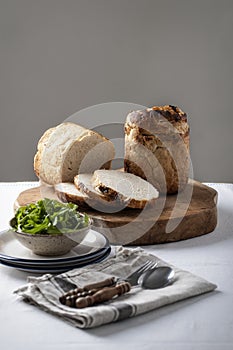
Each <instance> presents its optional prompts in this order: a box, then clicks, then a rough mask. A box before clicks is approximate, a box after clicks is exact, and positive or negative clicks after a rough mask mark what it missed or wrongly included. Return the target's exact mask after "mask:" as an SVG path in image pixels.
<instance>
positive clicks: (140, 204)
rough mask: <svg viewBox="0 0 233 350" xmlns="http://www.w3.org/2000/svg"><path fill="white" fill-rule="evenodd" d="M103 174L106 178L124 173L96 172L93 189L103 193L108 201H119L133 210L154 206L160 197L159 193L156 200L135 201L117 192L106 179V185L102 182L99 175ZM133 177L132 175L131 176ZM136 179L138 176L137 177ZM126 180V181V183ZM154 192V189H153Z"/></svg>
mask: <svg viewBox="0 0 233 350" xmlns="http://www.w3.org/2000/svg"><path fill="white" fill-rule="evenodd" d="M100 173H102V174H104V175H106V176H109V175H110V174H113V173H115V174H118V173H119V175H116V176H117V177H118V176H121V174H122V171H119V170H106V171H101V170H100V171H98V170H97V171H95V172H94V174H93V177H92V185H93V187H94V188H95V189H96V190H97V191H98V192H100V193H102V195H103V196H104V197H105V198H106V199H107V200H115V201H119V202H120V203H124V204H125V205H126V206H127V207H128V208H133V209H143V208H144V207H145V206H153V205H154V204H155V202H156V200H157V199H158V197H159V194H158V192H157V191H156V190H155V189H154V190H155V191H156V193H157V197H154V198H150V199H146V198H145V199H143V198H142V199H140V200H139V199H135V198H133V196H130V197H128V196H126V195H123V194H122V193H120V192H119V191H117V190H115V189H114V188H113V187H114V186H110V185H108V184H107V183H106V181H107V182H108V180H106V179H105V183H104V182H103V181H102V180H101V176H99V174H100ZM131 177H132V175H131ZM135 178H136V176H135ZM125 180H126V179H124V181H125ZM151 187H152V186H151ZM151 190H152V189H151Z"/></svg>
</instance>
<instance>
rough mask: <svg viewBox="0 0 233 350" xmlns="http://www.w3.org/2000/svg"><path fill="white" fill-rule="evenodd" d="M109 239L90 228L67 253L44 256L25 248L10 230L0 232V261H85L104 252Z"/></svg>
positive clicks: (37, 262)
mask: <svg viewBox="0 0 233 350" xmlns="http://www.w3.org/2000/svg"><path fill="white" fill-rule="evenodd" d="M108 247H109V241H108V240H107V238H106V237H105V236H103V235H102V234H101V233H98V232H96V231H93V230H90V231H89V232H88V234H87V236H86V237H85V239H84V240H83V241H82V242H81V243H80V244H79V245H77V246H76V247H75V248H73V249H72V250H71V251H70V252H69V253H67V254H65V255H62V256H54V257H45V256H39V255H36V254H34V253H33V252H32V251H31V250H29V249H27V248H25V247H24V246H23V245H22V244H21V243H20V242H19V241H18V240H17V239H16V238H15V237H14V234H13V232H11V231H3V232H1V233H0V261H1V262H5V263H6V262H8V263H9V262H10V263H17V264H20V265H33V266H34V265H39V266H48V265H49V266H62V265H63V266H64V265H67V264H69V265H70V264H72V263H73V262H76V263H77V262H80V263H81V262H85V261H86V260H88V259H89V258H94V257H97V256H99V255H101V254H102V253H104V252H106V250H107V248H108Z"/></svg>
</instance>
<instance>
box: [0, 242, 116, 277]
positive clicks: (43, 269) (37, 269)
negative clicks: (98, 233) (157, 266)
mask: <svg viewBox="0 0 233 350" xmlns="http://www.w3.org/2000/svg"><path fill="white" fill-rule="evenodd" d="M110 253H111V247H110V246H109V247H108V248H107V249H106V250H105V251H104V252H102V254H99V255H98V256H95V257H92V258H89V259H86V260H85V261H73V263H71V264H70V265H64V266H61V265H60V266H50V265H47V266H40V265H39V264H38V265H34V266H32V265H27V264H20V263H17V262H12V261H1V263H2V265H5V266H8V267H13V268H15V269H17V270H20V271H25V272H29V273H40V274H44V273H57V274H60V273H63V272H66V271H68V270H71V269H75V268H81V267H84V266H87V265H90V264H95V263H98V262H101V261H103V260H104V259H106V258H107V257H108V256H109V254H110Z"/></svg>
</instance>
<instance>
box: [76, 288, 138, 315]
mask: <svg viewBox="0 0 233 350" xmlns="http://www.w3.org/2000/svg"><path fill="white" fill-rule="evenodd" d="M130 289H131V285H130V284H129V283H128V282H123V283H121V284H118V285H116V286H115V287H105V288H103V289H100V290H98V291H97V292H96V293H94V294H93V295H88V296H85V297H81V298H77V299H76V301H75V306H76V308H80V309H81V308H84V307H87V306H91V305H94V304H97V303H102V302H104V301H108V300H110V299H112V298H113V297H114V296H116V295H118V296H120V295H122V294H124V293H127V292H129V291H130Z"/></svg>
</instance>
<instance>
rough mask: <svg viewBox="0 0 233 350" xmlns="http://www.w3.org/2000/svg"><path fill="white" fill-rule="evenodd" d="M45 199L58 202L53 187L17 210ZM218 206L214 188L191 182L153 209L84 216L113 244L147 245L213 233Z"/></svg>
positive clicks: (22, 200)
mask: <svg viewBox="0 0 233 350" xmlns="http://www.w3.org/2000/svg"><path fill="white" fill-rule="evenodd" d="M42 193H43V195H42ZM42 197H48V198H56V199H57V196H56V194H55V193H54V190H53V187H48V188H46V189H44V187H43V191H42V190H41V188H40V187H36V188H32V189H28V190H26V191H24V192H22V193H21V194H20V195H19V196H18V198H17V199H16V201H15V209H17V208H18V207H19V206H22V205H25V204H28V203H31V202H36V201H37V200H39V199H41V198H42ZM216 204H217V192H216V191H215V190H214V189H213V188H210V187H208V186H206V185H203V184H201V183H200V182H197V181H194V180H189V183H188V184H187V186H186V188H185V190H184V191H182V192H181V193H179V194H178V195H169V196H161V197H160V198H159V199H158V200H157V203H156V205H155V206H154V207H152V208H145V209H143V210H137V209H124V210H122V211H119V212H116V213H104V212H99V211H96V210H94V209H86V210H85V212H86V213H87V214H88V215H90V217H91V218H92V219H93V229H94V230H96V231H98V232H101V233H103V234H104V235H105V236H106V237H107V238H108V239H109V241H110V243H111V244H122V245H146V244H156V243H167V242H175V241H179V240H183V239H188V238H193V237H197V236H201V235H204V234H206V233H210V232H212V231H213V230H214V229H215V227H216V225H217V207H216ZM80 211H81V209H80Z"/></svg>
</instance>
